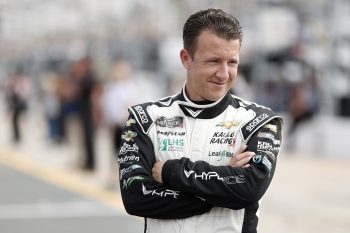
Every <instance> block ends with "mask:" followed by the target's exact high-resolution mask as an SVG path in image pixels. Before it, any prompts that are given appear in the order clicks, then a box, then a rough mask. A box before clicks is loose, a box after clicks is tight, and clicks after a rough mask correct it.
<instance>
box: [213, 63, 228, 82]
mask: <svg viewBox="0 0 350 233" xmlns="http://www.w3.org/2000/svg"><path fill="white" fill-rule="evenodd" d="M216 76H217V77H218V78H220V79H221V80H227V79H228V78H229V77H230V75H229V68H228V65H227V64H225V63H224V64H221V65H220V66H219V67H218V70H217V72H216Z"/></svg>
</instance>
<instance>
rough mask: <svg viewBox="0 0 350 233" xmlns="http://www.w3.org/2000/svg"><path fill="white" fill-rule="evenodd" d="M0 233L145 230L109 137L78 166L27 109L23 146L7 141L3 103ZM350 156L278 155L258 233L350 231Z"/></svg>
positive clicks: (73, 147) (75, 148)
mask: <svg viewBox="0 0 350 233" xmlns="http://www.w3.org/2000/svg"><path fill="white" fill-rule="evenodd" d="M0 122H2V123H1V125H0V182H1V184H2V187H1V189H0V232H6V233H21V232H38V233H41V232H65V233H66V232H84V233H89V232H99V233H100V232H106V233H108V232H123V233H129V232H130V233H131V232H142V229H143V220H142V219H141V218H137V217H131V216H128V215H127V214H126V212H125V210H124V208H123V204H122V202H121V198H120V192H119V189H118V178H117V170H116V169H117V168H116V165H115V163H113V155H112V152H111V145H110V144H109V136H108V132H107V130H105V129H101V130H100V131H99V132H98V137H97V151H98V166H97V169H96V171H94V172H86V171H82V170H80V169H78V164H79V161H80V159H81V158H80V156H79V143H78V142H77V140H76V135H74V125H75V124H74V122H73V123H72V124H71V127H70V129H72V131H73V133H72V135H71V136H70V137H71V138H72V140H71V141H70V143H67V144H65V145H60V146H58V145H55V144H52V143H50V142H48V141H47V140H46V133H45V123H44V122H45V121H44V120H43V118H42V117H41V114H39V112H28V114H27V117H26V118H25V119H24V121H23V125H22V128H23V141H22V143H20V144H13V143H12V142H11V140H10V134H9V132H10V130H9V123H8V116H7V115H6V113H5V111H4V109H2V108H1V106H0ZM349 167H350V156H348V157H347V156H343V157H331V156H325V155H324V154H322V155H320V154H311V153H300V152H298V153H288V152H286V151H283V152H282V153H281V154H280V158H279V161H278V166H277V170H276V173H275V177H274V179H273V181H272V183H271V186H270V188H269V189H268V191H267V193H266V194H265V196H264V198H263V201H262V204H261V209H260V222H259V232H261V233H264V232H265V233H281V232H283V233H310V232H318V233H322V232H325V233H326V232H327V233H329V232H332V233H347V232H349V229H350V221H349V220H350V185H349V177H350V169H349Z"/></svg>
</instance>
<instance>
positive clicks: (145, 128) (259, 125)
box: [118, 89, 282, 233]
mask: <svg viewBox="0 0 350 233" xmlns="http://www.w3.org/2000/svg"><path fill="white" fill-rule="evenodd" d="M129 112H130V117H129V120H128V121H127V124H126V127H125V129H124V132H123V135H122V147H121V150H120V153H119V155H118V162H119V165H120V174H119V175H120V188H121V194H122V198H123V202H124V206H125V209H126V211H127V212H128V213H129V214H131V215H137V216H142V217H145V221H146V223H147V224H146V228H147V229H145V232H152V233H154V232H159V233H160V232H162V233H164V232H166V233H172V232H174V233H179V232H182V233H185V232H191V233H193V232H201V233H203V232H204V233H205V232H208V233H209V232H210V233H212V232H245V233H251V232H256V228H257V223H258V215H257V213H258V209H259V201H260V199H261V198H262V196H263V195H264V193H265V191H266V190H267V188H268V186H269V184H270V182H271V180H272V177H273V175H274V171H275V166H276V160H277V155H278V153H279V151H280V146H281V139H282V135H281V126H282V119H281V117H279V116H277V115H276V114H275V113H274V112H272V111H271V110H270V109H268V108H265V107H263V106H259V105H257V104H255V103H251V102H247V101H244V100H242V99H240V98H238V97H236V96H233V95H231V94H230V93H228V94H226V95H225V96H224V97H223V98H222V99H220V100H218V101H216V102H214V103H208V104H196V103H193V102H191V101H190V100H189V99H188V98H187V97H186V95H185V94H184V89H183V90H182V92H181V93H180V94H178V95H176V96H171V97H167V98H164V99H161V100H159V101H156V102H150V103H144V104H140V105H136V106H133V107H131V108H129ZM242 148H245V151H253V152H255V156H254V157H253V158H252V159H251V161H250V162H249V163H250V166H249V167H247V168H241V167H231V166H229V165H228V164H229V161H230V159H231V158H232V157H233V156H235V155H236V154H237V153H238V152H239V151H240V150H242ZM158 160H160V161H166V162H165V164H164V166H163V170H162V179H163V184H160V183H158V182H156V181H155V180H154V179H153V178H152V167H153V165H154V163H155V162H156V161H158Z"/></svg>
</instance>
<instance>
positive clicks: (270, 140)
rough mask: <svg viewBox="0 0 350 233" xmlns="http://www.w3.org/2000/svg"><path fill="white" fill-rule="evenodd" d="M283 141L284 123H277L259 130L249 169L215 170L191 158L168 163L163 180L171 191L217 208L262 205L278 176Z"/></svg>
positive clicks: (252, 144)
mask: <svg viewBox="0 0 350 233" xmlns="http://www.w3.org/2000/svg"><path fill="white" fill-rule="evenodd" d="M281 140H282V134H281V121H280V119H274V120H272V121H270V122H269V123H267V124H265V125H263V126H262V127H261V128H260V129H259V130H257V131H256V132H255V133H254V134H253V136H252V137H251V138H250V140H249V141H248V143H247V148H246V151H253V152H255V156H253V158H252V159H251V161H250V166H249V167H248V168H241V167H231V166H212V165H210V164H208V163H207V162H204V161H196V162H192V161H190V160H189V159H188V158H181V159H176V160H168V161H167V162H165V164H164V166H163V170H162V179H163V182H164V184H165V185H167V186H169V187H170V188H173V189H176V190H180V191H183V192H188V193H191V194H193V195H196V196H199V197H201V198H203V199H205V200H206V201H207V202H208V203H209V204H211V205H213V206H220V207H226V208H231V209H241V208H245V207H247V206H250V205H251V204H253V203H255V202H257V201H259V200H260V199H261V197H262V196H263V195H264V193H265V192H266V190H267V188H268V186H269V184H270V182H271V180H272V177H273V175H274V171H275V167H276V160H277V155H278V153H279V150H280V145H281Z"/></svg>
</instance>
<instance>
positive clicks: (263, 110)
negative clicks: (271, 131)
mask: <svg viewBox="0 0 350 233" xmlns="http://www.w3.org/2000/svg"><path fill="white" fill-rule="evenodd" d="M233 98H234V99H235V100H236V101H237V102H238V105H239V107H241V108H244V109H246V110H247V111H250V112H253V117H252V118H251V119H250V120H249V121H247V122H246V123H245V124H244V125H243V126H242V127H241V129H240V130H241V133H242V136H243V140H244V141H248V140H249V139H250V137H251V136H252V135H253V134H254V133H255V132H256V131H257V130H258V129H260V128H261V127H262V126H264V125H265V124H267V123H268V122H270V121H272V120H273V119H277V120H279V121H281V122H282V121H283V119H282V117H281V116H280V115H278V114H277V113H275V112H274V111H272V110H271V109H270V108H267V107H265V106H262V105H259V104H257V103H254V102H249V101H246V100H243V99H241V98H239V97H237V96H233Z"/></svg>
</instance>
